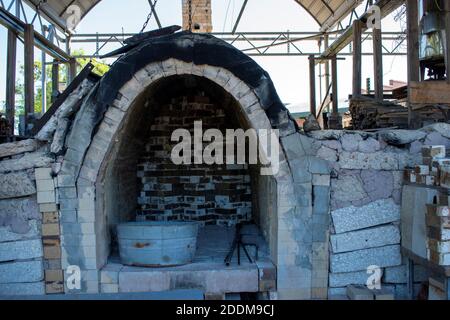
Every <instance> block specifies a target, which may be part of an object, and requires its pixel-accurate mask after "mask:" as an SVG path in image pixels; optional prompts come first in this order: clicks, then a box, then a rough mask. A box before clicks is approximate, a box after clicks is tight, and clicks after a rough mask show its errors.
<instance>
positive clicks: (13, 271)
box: [0, 260, 44, 284]
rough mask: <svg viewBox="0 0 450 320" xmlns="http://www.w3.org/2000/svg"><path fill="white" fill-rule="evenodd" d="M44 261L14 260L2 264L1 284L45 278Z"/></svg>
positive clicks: (0, 268)
mask: <svg viewBox="0 0 450 320" xmlns="http://www.w3.org/2000/svg"><path fill="white" fill-rule="evenodd" d="M43 269H44V268H43V263H42V261H40V260H39V261H27V262H13V263H2V264H0V284H5V283H28V282H38V281H42V280H44V270H43Z"/></svg>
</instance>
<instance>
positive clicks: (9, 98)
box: [6, 30, 17, 136]
mask: <svg viewBox="0 0 450 320" xmlns="http://www.w3.org/2000/svg"><path fill="white" fill-rule="evenodd" d="M6 61H7V64H6V119H7V120H8V123H9V126H10V132H9V134H10V135H11V136H13V135H14V122H15V115H16V66H17V34H15V33H14V32H13V31H11V30H8V53H7V58H6Z"/></svg>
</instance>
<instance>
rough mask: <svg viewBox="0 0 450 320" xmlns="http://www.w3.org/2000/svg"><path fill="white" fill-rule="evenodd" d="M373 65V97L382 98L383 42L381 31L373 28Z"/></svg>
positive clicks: (380, 99)
mask: <svg viewBox="0 0 450 320" xmlns="http://www.w3.org/2000/svg"><path fill="white" fill-rule="evenodd" d="M372 36H373V67H374V70H373V72H374V79H375V81H374V82H375V99H376V100H378V101H382V100H383V96H384V87H383V44H382V32H381V29H377V28H373V32H372Z"/></svg>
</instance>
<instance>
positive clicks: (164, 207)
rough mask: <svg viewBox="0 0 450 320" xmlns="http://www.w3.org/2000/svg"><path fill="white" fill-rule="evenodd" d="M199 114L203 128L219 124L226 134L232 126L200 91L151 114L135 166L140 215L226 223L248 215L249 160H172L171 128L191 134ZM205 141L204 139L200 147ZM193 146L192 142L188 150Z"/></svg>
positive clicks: (250, 207) (221, 110) (234, 222)
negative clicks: (209, 162)
mask: <svg viewBox="0 0 450 320" xmlns="http://www.w3.org/2000/svg"><path fill="white" fill-rule="evenodd" d="M200 119H201V120H202V127H203V131H206V130H208V129H219V130H221V132H222V133H223V134H224V136H225V130H226V129H232V127H231V128H230V123H228V120H227V119H228V118H227V117H226V115H225V111H224V109H221V108H219V107H217V106H216V105H214V104H211V103H210V101H209V99H208V98H206V97H203V96H197V97H182V98H177V99H173V100H172V103H171V104H169V105H167V106H163V107H162V108H161V109H160V110H159V112H158V113H157V115H156V116H155V118H154V121H153V124H152V125H151V130H150V135H149V138H148V141H147V145H146V147H145V152H144V155H143V157H142V158H141V161H140V163H139V165H138V177H139V179H140V181H141V194H140V197H139V199H138V202H139V205H140V210H139V213H138V219H139V220H150V221H155V220H156V221H173V220H178V221H180V220H184V221H186V220H188V221H198V222H201V223H202V224H203V225H221V226H229V225H235V224H236V223H238V222H242V221H248V220H250V219H251V214H252V202H251V201H252V196H251V183H250V175H249V172H248V166H247V165H227V164H223V165H220V164H219V165H218V164H214V165H207V164H190V165H184V164H183V165H175V164H174V163H173V162H172V159H171V153H172V149H173V147H174V146H175V145H177V144H178V142H172V141H171V136H172V132H173V131H175V130H177V129H186V130H189V131H190V132H191V134H192V136H193V129H194V122H195V121H197V120H200ZM193 142H194V139H192V143H193ZM206 145H208V143H203V147H206ZM193 150H194V146H192V155H193V154H194V152H193ZM193 160H194V159H193V158H192V161H193ZM192 163H194V162H192Z"/></svg>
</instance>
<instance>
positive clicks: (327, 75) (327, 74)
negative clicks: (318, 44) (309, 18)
mask: <svg viewBox="0 0 450 320" xmlns="http://www.w3.org/2000/svg"><path fill="white" fill-rule="evenodd" d="M324 46H325V49H324V51H326V50H328V47H329V46H330V37H329V36H328V34H326V35H325V36H324ZM324 76H325V90H328V88H329V87H330V60H328V59H327V60H326V61H325V74H324ZM326 110H327V112H330V105H329V104H328V105H327V108H326Z"/></svg>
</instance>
